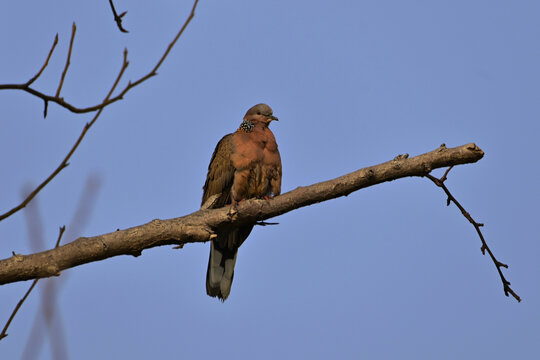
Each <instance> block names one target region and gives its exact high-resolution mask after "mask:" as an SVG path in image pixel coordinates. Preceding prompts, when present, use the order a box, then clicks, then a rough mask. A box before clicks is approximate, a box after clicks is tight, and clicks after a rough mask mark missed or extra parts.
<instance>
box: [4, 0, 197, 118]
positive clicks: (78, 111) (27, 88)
mask: <svg viewBox="0 0 540 360" xmlns="http://www.w3.org/2000/svg"><path fill="white" fill-rule="evenodd" d="M198 3H199V0H195V2H194V3H193V7H192V8H191V13H190V14H189V16H188V18H187V19H186V21H185V22H184V25H182V27H181V28H180V30H179V31H178V33H177V34H176V36H175V37H174V39H173V40H172V41H171V43H170V44H169V46H167V49H166V50H165V53H164V54H163V55H162V56H161V58H160V59H159V60H158V62H157V64H156V65H155V66H154V68H153V69H152V70H150V72H149V73H148V74H146V75H144V76H142V77H140V78H139V79H137V80H136V81H133V82H132V81H129V82H128V84H127V85H126V87H125V88H124V89H123V90H122V91H120V93H119V94H118V95H115V96H112V97H110V98H108V99H106V100H104V101H103V102H101V103H100V104H97V105H93V106H88V107H77V106H74V105H72V104H70V103H68V102H66V101H64V98H61V97H59V92H58V90H57V95H56V96H52V95H47V94H45V93H43V92H41V91H38V90H36V89H34V88H31V87H30V84H31V83H32V82H33V81H27V82H26V83H24V84H0V90H22V91H25V92H27V93H29V94H32V95H34V96H36V97H38V98H40V99H42V100H43V101H44V103H45V109H44V112H43V113H44V116H47V106H48V103H49V102H53V103H56V104H58V105H60V106H62V107H64V108H66V109H68V110H69V111H71V112H73V113H76V114H82V113H88V112H94V111H98V110H100V109H103V108H104V107H106V106H108V105H110V104H112V103H115V102H117V101H119V100H122V99H123V98H124V95H125V94H126V93H127V92H128V91H129V90H131V89H132V88H134V87H135V86H137V85H139V84H140V83H142V82H144V81H146V80H148V79H149V78H151V77H154V76H156V75H157V70H158V69H159V67H160V66H161V64H162V63H163V61H164V60H165V58H166V57H167V55H169V52H170V51H171V49H172V48H173V46H174V45H175V44H176V42H177V41H178V39H179V38H180V36H181V35H182V33H183V32H184V30H185V29H186V28H187V26H188V25H189V23H190V22H191V19H193V17H194V16H195V9H196V8H197V4H198ZM72 39H73V37H72ZM53 49H54V46H53ZM70 51H71V46H70ZM51 53H52V49H51ZM68 56H69V55H68ZM49 57H50V55H49ZM48 60H49V58H47V61H46V63H45V64H44V66H43V68H45V66H47V63H48ZM68 63H69V59H68ZM66 70H67V68H66ZM41 71H43V69H42V70H41ZM40 73H41V72H40Z"/></svg>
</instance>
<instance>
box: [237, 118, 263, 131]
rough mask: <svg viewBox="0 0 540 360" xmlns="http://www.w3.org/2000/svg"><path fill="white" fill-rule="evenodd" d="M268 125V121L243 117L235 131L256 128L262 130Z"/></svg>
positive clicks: (253, 129)
mask: <svg viewBox="0 0 540 360" xmlns="http://www.w3.org/2000/svg"><path fill="white" fill-rule="evenodd" d="M267 127H268V123H266V122H262V121H256V120H251V119H244V120H243V121H242V123H241V124H240V126H239V127H238V130H237V131H241V132H245V133H250V132H253V131H257V130H259V131H260V130H264V129H266V128H267Z"/></svg>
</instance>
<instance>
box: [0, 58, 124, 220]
mask: <svg viewBox="0 0 540 360" xmlns="http://www.w3.org/2000/svg"><path fill="white" fill-rule="evenodd" d="M128 65H129V62H128V61H127V49H125V50H124V59H123V61H122V67H121V68H120V72H119V73H118V75H117V76H116V80H115V81H114V83H113V86H112V87H111V89H110V90H109V93H108V94H107V96H105V101H106V100H107V99H108V98H109V97H110V96H111V94H112V93H113V91H114V89H116V86H117V85H118V83H119V82H120V79H121V78H122V76H123V75H124V72H125V71H126V68H127V67H128ZM102 111H103V108H101V109H99V110H98V112H97V113H96V115H94V118H93V119H92V121H90V122H88V123H86V124H85V125H84V127H83V129H82V131H81V134H80V135H79V137H78V138H77V141H75V144H73V146H72V147H71V150H69V152H68V154H67V155H66V157H65V158H64V160H62V162H61V163H60V165H58V167H57V168H56V169H55V170H54V171H53V172H52V173H51V174H50V175H49V176H48V177H47V178H46V179H45V180H43V182H42V183H41V184H39V185H38V187H36V188H35V189H34V191H32V192H31V193H30V194H28V196H27V197H26V198H25V199H24V200H23V202H22V203H20V204H19V205H17V206H15V207H14V208H13V209H11V210H9V211H8V212H6V213H4V214H1V215H0V221H2V220H4V219H5V218H7V217H9V216H11V215H13V214H14V213H16V212H17V211H19V210H21V209H24V207H25V206H26V205H28V203H29V202H30V201H32V199H33V198H34V197H35V196H36V195H37V194H38V193H39V192H40V191H41V189H43V188H44V187H45V186H46V185H47V184H48V183H49V182H50V181H51V180H52V179H54V177H55V176H56V175H58V174H59V173H60V171H62V170H64V169H65V168H66V167H67V166H68V165H69V159H70V158H71V156H72V155H73V153H74V152H75V150H77V148H78V147H79V145H80V144H81V142H82V140H83V139H84V136H85V135H86V133H87V132H88V130H89V129H90V128H91V127H92V125H94V123H95V122H96V120H97V119H98V118H99V115H101V112H102Z"/></svg>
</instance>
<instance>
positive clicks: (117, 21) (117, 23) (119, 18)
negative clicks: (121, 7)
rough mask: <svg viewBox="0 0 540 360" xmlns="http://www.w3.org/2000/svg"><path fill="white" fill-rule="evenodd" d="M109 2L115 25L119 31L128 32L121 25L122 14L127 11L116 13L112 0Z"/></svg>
mask: <svg viewBox="0 0 540 360" xmlns="http://www.w3.org/2000/svg"><path fill="white" fill-rule="evenodd" d="M109 4H110V5H111V10H112V12H113V15H114V21H116V25H117V26H118V29H119V30H120V31H121V32H124V33H128V32H129V31H127V30H126V29H124V28H123V27H122V18H123V17H124V15H126V14H127V11H124V12H123V13H121V14H120V15H118V13H117V12H116V9H115V8H114V4H113V1H112V0H109Z"/></svg>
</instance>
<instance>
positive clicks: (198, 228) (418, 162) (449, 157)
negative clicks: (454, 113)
mask: <svg viewBox="0 0 540 360" xmlns="http://www.w3.org/2000/svg"><path fill="white" fill-rule="evenodd" d="M483 156H484V152H483V151H482V150H481V149H480V148H478V147H477V146H476V145H475V144H472V143H471V144H467V145H462V146H459V147H456V148H451V149H448V148H446V147H445V146H444V144H443V145H441V147H439V148H438V149H436V150H434V151H431V152H429V153H426V154H423V155H419V156H415V157H413V158H410V159H409V158H408V155H400V156H397V157H396V158H395V159H394V160H391V161H388V162H385V163H383V164H379V165H375V166H371V167H367V168H363V169H360V170H357V171H355V172H352V173H350V174H347V175H344V176H341V177H338V178H336V179H333V180H329V181H324V182H321V183H317V184H313V185H310V186H306V187H299V188H297V189H295V190H292V191H289V192H288V193H285V194H283V195H280V196H277V197H275V198H274V199H271V200H247V201H242V202H241V203H239V204H238V206H237V207H236V209H232V208H231V207H224V208H220V209H207V210H199V211H196V212H194V213H192V214H189V215H186V216H183V217H179V218H175V219H169V220H157V219H156V220H152V221H151V222H149V223H147V224H144V225H140V226H136V227H132V228H129V229H126V230H117V231H115V232H112V233H108V234H104V235H99V236H94V237H89V238H84V237H82V238H79V239H77V240H75V241H73V242H71V243H69V244H66V245H63V246H60V247H58V248H56V249H52V250H48V251H44V252H40V253H36V254H31V255H25V256H23V255H14V256H12V257H10V258H8V259H4V260H0V285H1V284H7V283H11V282H16V281H23V280H30V279H35V278H42V277H49V276H58V275H60V271H62V270H65V269H69V268H72V267H75V266H78V265H82V264H86V263H89V262H93V261H99V260H103V259H106V258H110V257H113V256H118V255H133V256H139V255H140V254H141V252H142V251H143V250H144V249H149V248H152V247H155V246H162V245H180V246H181V245H183V244H186V243H190V242H205V241H208V240H210V239H212V238H213V237H215V236H216V235H215V231H216V230H217V229H219V228H223V227H228V226H232V225H234V226H236V225H239V224H243V223H249V222H251V223H254V222H256V221H261V220H266V219H269V218H272V217H275V216H278V215H281V214H285V213H287V212H289V211H292V210H294V209H298V208H301V207H303V206H308V205H311V204H315V203H318V202H322V201H326V200H330V199H334V198H337V197H341V196H347V195H349V194H350V193H351V192H353V191H356V190H359V189H362V188H365V187H369V186H373V185H376V184H380V183H383V182H386V181H392V180H396V179H399V178H404V177H409V176H420V177H422V176H426V175H427V174H429V173H430V172H431V171H432V170H433V169H437V168H442V167H448V166H452V165H460V164H467V163H474V162H476V161H478V160H480V159H481V158H482V157H483Z"/></svg>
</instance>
